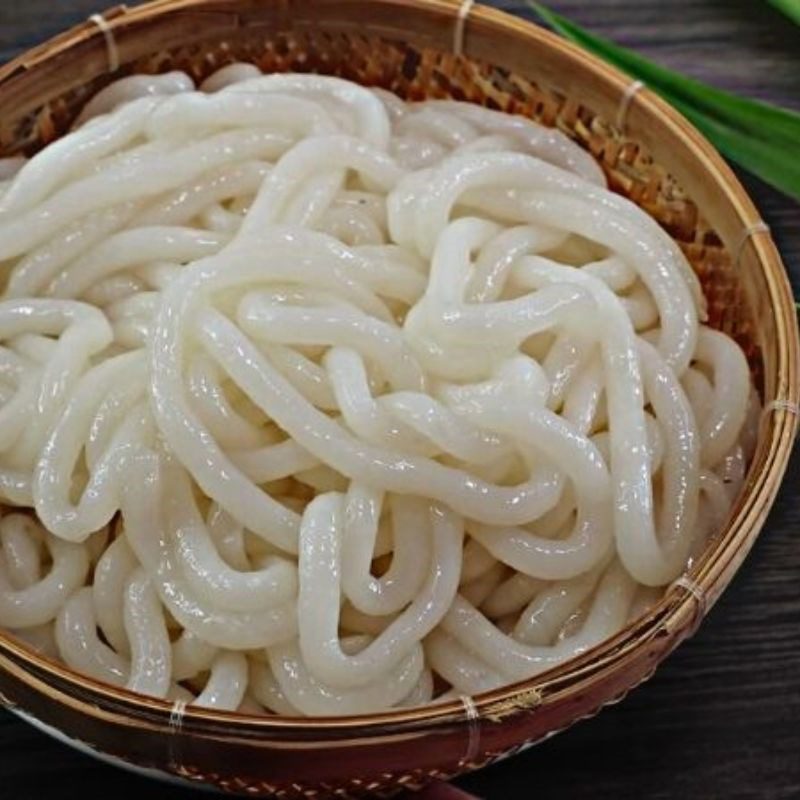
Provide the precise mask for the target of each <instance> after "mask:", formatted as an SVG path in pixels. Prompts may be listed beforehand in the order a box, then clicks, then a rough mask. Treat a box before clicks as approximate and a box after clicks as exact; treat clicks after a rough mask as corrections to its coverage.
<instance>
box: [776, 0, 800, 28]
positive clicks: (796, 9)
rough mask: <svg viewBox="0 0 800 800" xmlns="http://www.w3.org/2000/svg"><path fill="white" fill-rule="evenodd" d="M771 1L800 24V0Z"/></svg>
mask: <svg viewBox="0 0 800 800" xmlns="http://www.w3.org/2000/svg"><path fill="white" fill-rule="evenodd" d="M769 2H770V3H772V5H773V6H775V8H777V9H778V11H783V13H784V14H786V16H787V17H789V19H791V20H793V21H794V22H796V23H797V24H798V25H800V0H769Z"/></svg>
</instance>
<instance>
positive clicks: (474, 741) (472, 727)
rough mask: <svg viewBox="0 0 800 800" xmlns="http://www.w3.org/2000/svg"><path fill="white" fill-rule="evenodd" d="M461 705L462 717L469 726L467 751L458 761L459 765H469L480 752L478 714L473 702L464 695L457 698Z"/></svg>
mask: <svg viewBox="0 0 800 800" xmlns="http://www.w3.org/2000/svg"><path fill="white" fill-rule="evenodd" d="M458 699H459V700H460V701H461V704H462V705H463V706H464V716H465V718H466V720H467V724H468V726H469V729H468V741H467V751H466V752H465V753H464V755H463V757H462V758H461V760H460V761H459V764H463V765H469V764H470V763H471V762H472V761H473V760H474V759H475V757H476V756H477V755H478V753H479V752H480V744H481V725H480V719H481V718H480V714H479V713H478V707H477V706H476V705H475V701H474V700H473V699H472V698H471V697H470V696H469V695H466V694H462V695H461V696H460V697H459V698H458Z"/></svg>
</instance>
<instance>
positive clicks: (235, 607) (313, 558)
mask: <svg viewBox="0 0 800 800" xmlns="http://www.w3.org/2000/svg"><path fill="white" fill-rule="evenodd" d="M0 260H2V262H3V273H2V275H3V286H4V295H3V297H2V299H0V499H2V501H3V503H4V504H5V505H6V506H8V507H9V508H8V509H7V510H5V511H4V512H3V516H2V517H1V518H0V626H3V627H4V628H6V629H8V630H10V631H11V632H12V633H13V634H14V635H16V636H18V637H19V638H20V639H22V640H24V641H26V642H27V643H28V644H29V646H31V647H34V648H36V649H37V650H39V651H40V652H42V653H44V654H46V655H48V656H50V657H57V658H60V659H61V660H62V661H63V662H64V663H66V664H67V665H68V666H69V667H71V668H73V669H75V670H78V671H80V672H82V673H84V674H86V675H89V676H91V677H93V678H95V679H97V680H100V681H104V682H106V683H109V684H112V685H115V686H120V687H127V688H128V689H131V690H133V691H136V692H140V693H143V694H147V695H150V696H154V697H160V698H167V699H173V700H181V701H183V702H185V703H188V704H193V705H197V706H202V707H207V708H215V709H222V710H228V711H236V710H239V711H241V712H242V713H248V714H254V713H256V714H284V715H320V714H324V715H346V714H360V713H369V712H374V711H380V710H384V709H387V708H391V707H408V706H415V705H423V704H426V703H430V702H439V701H442V700H445V699H449V698H451V697H453V696H457V695H459V694H468V695H472V694H475V693H479V692H482V691H486V690H489V689H494V688H497V687H498V686H501V685H503V684H505V683H509V682H511V681H516V680H521V679H525V678H529V677H531V676H533V675H536V674H538V673H540V672H542V671H543V670H545V669H548V668H549V667H551V666H553V665H555V664H558V663H561V662H563V661H565V660H567V659H569V658H571V657H573V656H575V655H577V654H579V653H582V652H584V651H585V650H587V649H588V648H590V647H592V646H594V645H595V644H597V643H598V642H600V641H602V640H603V639H604V638H606V637H608V636H610V635H612V634H614V633H615V632H617V631H618V630H620V629H621V628H622V627H623V626H624V625H625V624H626V623H627V621H628V620H629V619H631V618H633V617H635V616H636V615H639V614H642V613H645V611H646V609H647V608H648V607H649V606H650V605H651V604H652V603H653V602H655V601H656V600H657V599H658V597H659V596H660V593H661V592H662V591H663V587H664V586H666V585H668V584H669V583H670V582H671V581H673V580H675V579H676V578H677V577H678V576H679V575H680V574H681V572H682V571H683V570H684V569H685V568H686V567H687V564H689V563H690V562H691V560H692V559H694V558H696V557H697V556H698V555H699V554H700V553H701V552H702V548H703V547H704V546H705V543H706V542H707V541H708V539H709V537H710V536H712V535H714V533H716V532H717V531H719V530H720V529H721V527H722V526H723V525H724V523H725V520H726V517H727V515H728V513H729V511H730V508H731V506H732V503H733V502H734V500H735V497H736V493H737V492H738V490H739V487H740V486H741V485H742V483H743V481H744V477H745V471H746V465H747V463H748V459H749V458H750V457H751V456H752V452H753V448H754V442H755V436H756V432H757V421H758V414H759V404H758V397H757V395H756V393H755V392H754V390H753V388H752V386H751V380H750V374H749V370H748V365H747V362H746V360H745V357H744V355H743V354H742V352H741V350H740V349H739V347H738V346H737V345H736V344H735V343H734V342H733V341H732V340H731V339H730V338H728V337H727V336H725V335H724V334H722V333H719V332H717V331H713V330H711V329H709V328H707V327H705V326H704V325H703V320H704V314H705V302H704V298H703V296H702V293H701V291H700V286H699V283H698V281H697V279H696V277H695V276H694V273H693V272H692V271H691V269H690V267H689V265H688V263H687V262H686V259H685V258H684V256H683V255H682V253H681V252H680V250H679V249H678V248H677V246H676V245H675V244H674V242H672V240H671V239H670V238H669V237H668V236H667V234H666V233H664V232H663V231H662V230H661V228H660V227H659V226H658V225H657V224H656V223H655V222H654V221H653V220H652V219H650V218H649V217H648V216H647V215H646V214H645V213H644V212H642V211H641V210H640V209H639V208H637V207H636V206H635V205H633V204H632V203H630V202H628V201H627V200H625V199H623V198H621V197H619V196H617V195H615V194H612V193H611V192H609V191H608V190H607V189H606V188H605V180H604V177H603V174H602V172H601V170H600V168H599V167H598V165H597V164H596V163H595V162H594V160H593V159H592V158H591V157H590V156H589V155H587V154H586V153H585V152H583V151H582V150H580V149H579V148H578V147H577V146H576V145H574V144H573V143H572V142H570V141H569V140H568V139H567V138H566V137H565V136H563V135H562V134H561V133H559V132H557V131H554V130H549V129H546V128H542V127H540V126H538V125H536V124H534V123H533V122H531V121H529V120H526V119H523V118H521V117H515V116H510V115H507V114H504V113H501V112H496V111H490V110H488V109H483V108H479V107H477V106H471V105H468V104H463V103H456V102H451V101H429V102H424V103H405V102H403V101H401V100H400V99H399V98H397V97H395V96H394V95H391V94H389V93H388V92H385V91H383V90H369V89H365V88H363V87H361V86H358V85H355V84H352V83H349V82H348V81H344V80H341V79H338V78H327V77H321V76H315V75H268V76H265V75H262V74H261V73H260V72H259V71H258V69H257V68H256V67H254V66H252V65H250V64H232V65H229V66H227V67H224V68H223V69H221V70H219V71H218V72H217V73H215V74H214V75H212V76H211V77H210V78H208V79H207V80H206V81H205V83H203V84H202V85H201V86H200V88H199V90H196V89H195V86H194V83H193V82H192V80H191V79H190V78H189V76H187V75H185V74H183V73H179V72H173V73H169V74H167V75H161V76H133V77H128V78H124V79H122V80H120V81H118V82H116V83H114V84H112V85H111V86H109V87H108V88H106V89H104V90H103V91H102V92H100V93H99V94H98V95H97V96H96V97H95V98H94V99H93V100H92V101H91V102H90V103H89V104H88V105H87V106H86V107H85V109H84V110H83V112H82V114H81V116H80V117H79V119H78V121H77V123H76V125H75V128H74V130H73V131H72V132H71V133H70V134H68V135H67V136H65V137H63V138H62V139H61V140H59V141H57V142H55V143H54V144H52V145H50V146H49V147H47V148H45V149H44V150H43V151H42V152H41V153H40V154H38V155H36V156H35V157H33V158H32V159H30V160H24V159H6V160H3V161H0ZM13 506H16V507H17V508H16V509H12V508H11V507H13Z"/></svg>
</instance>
